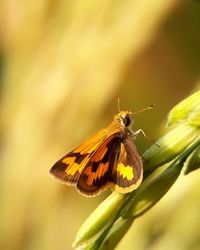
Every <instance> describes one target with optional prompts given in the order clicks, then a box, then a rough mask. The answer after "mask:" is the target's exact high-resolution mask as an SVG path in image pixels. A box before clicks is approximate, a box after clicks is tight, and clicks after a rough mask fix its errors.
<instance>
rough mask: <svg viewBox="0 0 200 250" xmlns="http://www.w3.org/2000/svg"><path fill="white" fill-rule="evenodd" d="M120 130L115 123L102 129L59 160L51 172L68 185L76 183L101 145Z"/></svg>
mask: <svg viewBox="0 0 200 250" xmlns="http://www.w3.org/2000/svg"><path fill="white" fill-rule="evenodd" d="M118 132H119V128H118V126H115V125H113V124H111V125H110V126H109V127H108V128H106V129H103V130H100V131H99V132H98V133H96V134H95V135H93V136H92V137H91V138H89V139H88V140H87V141H85V142H84V143H82V144H81V145H80V146H78V147H77V148H75V149H74V150H72V151H71V152H69V153H68V154H67V155H65V156H64V157H62V158H61V159H60V160H59V161H57V162H56V163H55V164H54V165H53V167H52V168H51V170H50V173H51V174H52V175H54V176H55V177H56V178H58V179H59V180H60V181H62V182H64V183H66V184H68V185H75V184H76V183H77V181H78V179H79V177H80V174H81V173H82V171H83V169H84V168H85V166H86V165H87V163H88V162H89V160H90V158H91V157H92V156H93V155H94V154H95V152H96V151H97V150H98V148H99V147H100V145H102V144H103V143H104V141H106V140H107V138H111V137H113V136H114V135H115V134H116V133H118Z"/></svg>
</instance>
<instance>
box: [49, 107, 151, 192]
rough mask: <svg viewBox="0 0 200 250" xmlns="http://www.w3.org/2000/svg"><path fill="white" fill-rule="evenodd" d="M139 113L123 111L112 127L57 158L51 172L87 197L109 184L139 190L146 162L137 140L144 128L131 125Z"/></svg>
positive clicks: (115, 187)
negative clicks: (138, 128) (133, 118)
mask: <svg viewBox="0 0 200 250" xmlns="http://www.w3.org/2000/svg"><path fill="white" fill-rule="evenodd" d="M150 107H152V106H150ZM146 109H149V107H148V108H146ZM146 109H144V110H146ZM139 112H140V111H139ZM135 113H138V112H135ZM135 113H132V112H129V111H120V112H119V113H118V114H117V115H115V116H114V119H113V121H112V123H111V124H110V125H109V126H108V127H106V128H105V129H103V130H100V131H99V132H97V133H96V134H95V135H93V136H92V137H91V138H89V139H88V140H86V141H85V142H84V143H82V144H80V145H79V146H78V147H77V148H75V149H74V150H72V151H71V152H69V153H68V154H66V155H65V156H64V157H62V158H61V159H60V160H59V161H57V162H56V163H55V164H54V165H53V167H52V168H51V170H50V173H51V174H52V175H54V176H55V177H56V178H58V179H59V180H60V181H62V182H64V183H65V184H68V185H73V186H75V187H76V188H77V190H78V191H79V192H80V193H81V194H83V195H86V196H95V195H97V194H99V193H100V192H102V191H103V190H105V189H107V188H108V187H111V188H112V189H113V190H114V191H116V192H119V193H123V194H124V193H129V192H131V191H133V190H134V189H136V188H137V187H138V186H139V185H140V184H141V182H142V178H143V164H142V160H141V157H140V155H139V154H138V152H137V148H136V146H135V144H134V142H133V139H134V137H136V135H137V134H138V133H139V132H142V130H138V131H136V132H133V131H132V130H131V129H130V128H129V126H130V124H131V120H132V119H131V115H132V114H135Z"/></svg>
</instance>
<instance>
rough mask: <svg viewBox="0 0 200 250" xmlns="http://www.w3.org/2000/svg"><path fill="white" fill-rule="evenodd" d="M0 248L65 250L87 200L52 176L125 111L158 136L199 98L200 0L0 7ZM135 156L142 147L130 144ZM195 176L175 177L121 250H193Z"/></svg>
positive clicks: (197, 234) (199, 218)
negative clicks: (190, 99)
mask: <svg viewBox="0 0 200 250" xmlns="http://www.w3.org/2000/svg"><path fill="white" fill-rule="evenodd" d="M0 8H1V15H0V21H1V22H0V23H1V26H0V27H1V30H0V35H1V43H0V46H1V47H0V48H1V50H0V81H1V85H0V87H1V105H0V109H1V158H0V166H1V171H0V172H1V174H0V249H2V250H40V249H42V250H47V249H48V250H55V249H65V250H66V249H67V250H68V249H71V245H72V242H73V239H74V237H75V234H76V232H77V230H78V228H79V227H80V225H81V224H82V222H83V221H84V219H85V218H86V217H87V216H88V215H89V213H90V212H91V211H92V210H93V209H94V208H95V207H96V206H97V204H99V203H100V201H101V200H103V199H104V198H105V197H106V195H108V194H109V191H108V192H105V193H104V194H101V195H100V196H98V197H95V198H92V199H89V198H85V197H83V196H81V195H80V194H79V193H78V192H77V191H75V189H74V188H71V187H67V186H65V185H61V184H60V183H58V182H57V181H55V180H54V179H53V178H52V177H51V176H50V175H49V173H48V171H49V169H50V168H51V166H52V165H53V163H54V162H55V161H57V160H58V159H59V158H60V157H62V156H63V155H64V154H66V153H67V152H68V151H69V150H70V149H72V148H73V147H74V146H76V145H77V144H79V143H81V142H82V141H83V140H84V139H86V138H87V137H88V136H89V135H90V134H92V133H94V132H95V131H97V130H98V129H100V128H102V127H104V126H106V125H107V124H108V123H109V122H110V121H111V120H112V116H113V114H114V113H116V112H117V98H118V97H119V98H120V101H121V109H128V110H132V111H136V110H139V109H141V108H144V107H146V106H148V105H150V104H156V106H157V107H156V108H155V109H154V110H152V111H148V112H145V113H143V114H140V115H139V114H138V115H137V116H135V125H134V129H137V128H142V129H144V131H145V132H146V133H147V135H148V136H150V137H151V138H152V139H154V140H155V139H156V138H158V137H159V135H160V132H161V130H162V129H161V128H162V127H163V126H164V123H165V121H166V116H167V113H168V111H169V110H170V108H172V107H173V106H174V105H175V104H176V103H177V102H178V101H180V100H182V99H183V98H184V97H186V96H188V95H189V94H191V93H193V92H194V91H195V90H197V89H199V85H198V78H199V75H200V74H199V73H200V67H199V66H200V63H199V61H200V60H199V59H200V35H199V34H200V33H199V24H200V15H199V13H200V2H199V1H195V0H193V1H192V0H191V1H181V0H168V1H160V0H140V1H138V0H124V1H111V0H107V1H106V0H96V1H93V0H75V1H64V0H59V1H52V0H36V1H25V0H23V1H19V0H1V2H0ZM137 145H138V148H139V151H140V152H142V151H144V149H145V148H147V147H148V146H149V142H147V141H146V140H145V139H144V138H142V137H138V139H137ZM199 181H200V174H199V172H198V171H196V172H194V173H192V174H190V175H189V176H187V177H185V176H182V177H180V178H179V180H178V182H177V183H176V184H175V185H174V187H173V188H172V189H171V190H170V192H169V193H168V194H167V195H166V196H165V197H164V198H163V199H162V200H161V201H160V202H159V204H157V205H156V206H155V207H154V208H153V209H151V210H150V211H149V212H148V213H147V214H145V215H144V216H143V217H142V218H139V219H138V220H137V221H136V222H135V223H134V225H133V226H132V228H131V230H130V231H129V233H128V234H127V235H126V237H125V238H124V239H123V240H122V242H121V243H120V244H119V246H118V247H117V249H128V250H129V249H130V250H131V249H133V248H134V249H138V250H143V249H162V250H163V249H176V250H177V249H178V250H179V249H180V250H183V249H193V250H195V249H199V248H200V231H199V227H200V214H199V211H200V202H199V193H200V186H199V184H198V183H199Z"/></svg>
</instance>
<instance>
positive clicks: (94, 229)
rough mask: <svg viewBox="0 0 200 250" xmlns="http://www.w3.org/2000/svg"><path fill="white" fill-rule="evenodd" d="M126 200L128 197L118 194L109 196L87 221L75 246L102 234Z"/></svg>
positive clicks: (114, 193)
mask: <svg viewBox="0 0 200 250" xmlns="http://www.w3.org/2000/svg"><path fill="white" fill-rule="evenodd" d="M126 198H127V196H126V195H123V194H119V193H116V192H113V193H112V194H111V195H110V196H108V197H107V198H106V199H105V200H104V201H103V202H102V203H101V204H100V205H99V206H98V207H97V208H96V209H95V210H94V212H93V213H92V214H91V215H90V216H89V217H88V218H87V219H86V220H85V222H84V223H83V225H82V226H81V228H80V229H79V231H78V233H77V235H76V239H75V242H74V244H73V246H74V247H77V246H79V245H80V244H82V243H83V242H85V241H87V240H89V239H90V238H92V237H93V236H94V235H95V234H97V233H98V232H100V231H101V230H102V228H104V227H105V226H106V225H107V223H108V222H109V221H110V220H112V218H114V217H115V215H116V214H117V213H118V211H119V210H120V208H121V206H122V205H123V203H124V202H125V200H126Z"/></svg>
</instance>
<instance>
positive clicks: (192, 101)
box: [167, 91, 200, 126]
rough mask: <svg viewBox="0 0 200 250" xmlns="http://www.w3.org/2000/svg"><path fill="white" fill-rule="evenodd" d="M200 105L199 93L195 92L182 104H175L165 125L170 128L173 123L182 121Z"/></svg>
mask: <svg viewBox="0 0 200 250" xmlns="http://www.w3.org/2000/svg"><path fill="white" fill-rule="evenodd" d="M199 104H200V91H197V92H195V93H194V94H193V95H191V96H189V97H187V98H186V99H184V100H183V101H182V102H180V103H179V104H177V105H176V106H175V107H174V108H173V109H172V110H171V111H170V112H169V115H168V121H167V125H168V126H170V125H172V124H174V123H177V122H180V121H183V120H185V119H187V118H188V117H189V115H190V114H191V113H192V112H193V110H194V109H195V107H196V106H198V105H199Z"/></svg>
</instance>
